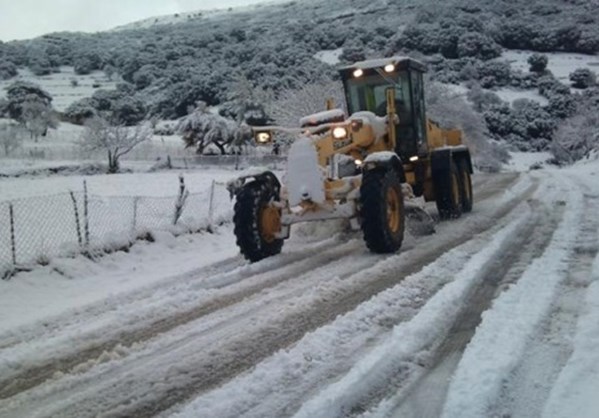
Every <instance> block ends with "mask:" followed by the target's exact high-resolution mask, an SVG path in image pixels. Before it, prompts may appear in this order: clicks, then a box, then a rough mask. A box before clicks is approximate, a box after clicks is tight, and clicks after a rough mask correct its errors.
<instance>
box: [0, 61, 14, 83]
mask: <svg viewBox="0 0 599 418" xmlns="http://www.w3.org/2000/svg"><path fill="white" fill-rule="evenodd" d="M17 74H18V72H17V66H16V65H14V64H13V63H12V62H10V61H0V80H8V79H10V78H13V77H14V76H16V75H17Z"/></svg>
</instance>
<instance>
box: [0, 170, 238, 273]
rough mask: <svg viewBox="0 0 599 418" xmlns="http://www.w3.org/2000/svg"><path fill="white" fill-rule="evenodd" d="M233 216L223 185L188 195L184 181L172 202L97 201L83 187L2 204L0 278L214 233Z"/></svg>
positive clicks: (147, 199)
mask: <svg viewBox="0 0 599 418" xmlns="http://www.w3.org/2000/svg"><path fill="white" fill-rule="evenodd" d="M231 216H232V202H231V200H230V196H229V193H228V191H227V190H226V188H225V185H224V184H222V183H217V182H212V185H211V186H210V187H208V188H207V189H206V190H204V191H202V192H200V193H189V192H188V191H187V190H186V188H185V185H184V182H183V178H181V182H180V188H179V194H178V195H176V196H170V197H146V196H120V197H119V196H96V195H93V194H89V193H88V192H87V187H86V186H85V184H84V187H83V191H82V192H70V193H63V194H58V195H53V196H42V197H34V198H28V199H20V200H13V201H4V202H0V219H1V220H2V221H1V222H0V277H2V278H5V279H6V278H9V277H10V276H11V275H12V274H13V273H14V272H16V271H23V270H28V269H30V268H31V267H32V266H34V265H36V264H47V263H49V262H50V260H51V259H52V258H53V257H58V256H74V255H76V254H86V255H88V256H96V255H99V254H102V253H105V252H111V251H115V250H119V249H124V248H128V247H129V246H130V245H131V244H132V243H133V242H134V241H135V240H137V239H139V238H145V237H148V236H149V234H150V233H151V232H153V231H168V232H171V233H173V234H175V235H178V234H182V233H186V232H194V231H202V230H211V228H213V227H214V225H216V224H220V223H223V222H226V221H227V220H229V219H231Z"/></svg>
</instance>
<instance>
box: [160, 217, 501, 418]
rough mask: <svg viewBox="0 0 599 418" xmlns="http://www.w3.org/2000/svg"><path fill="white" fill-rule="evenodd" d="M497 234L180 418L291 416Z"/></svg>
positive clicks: (455, 251) (458, 250) (449, 256)
mask: <svg viewBox="0 0 599 418" xmlns="http://www.w3.org/2000/svg"><path fill="white" fill-rule="evenodd" d="M500 223H503V220H502V221H500ZM492 232H493V231H485V232H484V233H483V234H482V235H478V236H476V237H474V238H473V239H472V240H470V241H468V242H467V243H464V244H462V245H460V246H459V247H455V248H452V249H451V250H449V251H448V252H446V253H444V254H443V255H442V256H441V257H439V258H438V259H436V260H435V261H434V262H433V263H431V264H429V265H427V266H426V267H424V268H423V269H422V270H420V271H419V272H418V273H416V274H414V275H410V276H408V277H407V278H406V279H405V280H403V281H401V282H399V284H397V285H395V286H394V287H392V288H390V289H387V290H385V291H383V292H381V293H379V294H377V295H376V296H374V297H373V298H372V299H370V300H368V301H367V302H365V303H363V304H361V305H359V306H358V307H357V308H356V309H354V310H352V311H350V312H348V313H347V314H345V315H343V316H342V317H339V318H337V319H335V320H334V321H333V322H331V323H329V324H328V325H325V326H323V327H320V328H318V329H317V330H315V331H314V332H312V333H310V334H307V335H306V336H304V337H303V338H302V339H301V340H300V341H299V342H298V343H297V344H294V346H293V347H292V348H289V349H287V350H282V351H279V352H277V353H276V354H275V355H273V356H271V357H269V358H268V359H265V360H264V361H263V362H261V363H260V364H259V365H257V366H256V368H255V369H253V370H252V371H251V372H250V373H248V374H245V375H242V376H239V377H237V378H235V379H233V380H232V381H229V382H228V383H226V384H225V385H224V386H222V387H220V388H218V389H216V390H214V391H211V392H208V393H206V394H204V395H202V396H200V397H199V398H198V399H196V400H194V401H193V402H192V403H191V404H189V405H187V406H185V408H184V409H183V410H182V411H180V415H177V417H196V416H218V417H221V418H234V417H238V416H244V417H248V418H250V417H251V418H264V417H284V416H289V415H291V414H292V413H293V412H294V411H296V410H297V409H299V408H300V407H301V404H302V402H303V401H304V398H305V396H306V395H307V394H309V393H314V392H315V391H317V390H318V388H319V387H320V386H322V385H323V383H325V382H327V381H331V380H334V379H335V377H336V376H339V375H343V374H344V373H346V372H347V371H348V369H349V368H351V366H352V365H353V364H354V362H355V359H356V358H360V357H361V356H362V355H363V354H364V352H366V351H368V348H369V347H370V346H372V344H375V345H376V344H377V343H378V342H379V341H380V340H381V338H382V337H383V336H384V335H385V334H387V333H388V331H389V328H390V327H392V326H393V325H395V324H397V323H401V322H406V321H409V320H410V319H411V318H412V317H413V316H414V315H416V314H417V312H418V310H419V309H420V308H421V307H422V306H423V305H424V304H425V303H427V301H428V300H429V299H430V298H431V297H432V296H433V295H434V294H435V293H436V292H437V291H438V290H439V289H440V288H441V287H443V286H444V285H446V284H447V283H448V282H450V281H451V280H452V277H453V276H454V275H455V274H457V273H459V272H460V270H461V269H462V268H463V266H464V264H466V262H467V261H468V260H469V258H470V257H472V255H473V254H475V253H476V252H478V251H480V249H481V247H482V248H484V247H485V246H486V245H487V244H488V242H489V241H490V240H491V239H492V238H493V236H492ZM408 258H409V257H408ZM388 262H389V263H393V265H397V266H398V267H399V266H402V265H403V264H404V262H405V261H404V262H400V261H397V260H396V261H394V258H389V259H388ZM225 400H226V401H225ZM174 410H175V411H177V410H178V408H177V407H175V408H174ZM170 412H173V411H170ZM166 415H167V414H165V416H166Z"/></svg>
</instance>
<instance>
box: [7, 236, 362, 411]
mask: <svg viewBox="0 0 599 418" xmlns="http://www.w3.org/2000/svg"><path fill="white" fill-rule="evenodd" d="M328 241H329V240H327V242H328ZM328 244H329V245H330V244H333V245H334V247H333V248H332V249H330V248H329V249H328V250H326V249H324V251H323V248H322V247H323V245H322V244H321V245H319V246H318V248H317V249H310V250H307V251H300V252H299V253H298V254H290V255H289V256H287V254H285V255H284V256H282V257H281V259H279V260H277V262H276V263H274V262H273V261H275V260H274V259H272V260H268V261H269V262H268V263H263V264H266V265H269V266H271V269H270V270H269V269H268V268H266V266H264V265H262V266H258V265H257V264H255V265H249V266H246V267H245V268H242V269H241V272H240V273H237V270H238V269H232V272H231V273H230V274H228V273H224V274H221V273H219V274H217V275H215V276H211V277H209V278H207V279H205V280H204V282H210V281H212V282H214V284H213V285H212V286H208V287H206V288H204V286H200V289H199V290H200V292H205V291H208V290H212V294H211V295H210V297H208V298H207V297H204V298H203V299H202V300H200V301H198V302H197V303H192V304H191V306H190V307H189V308H188V309H181V310H176V311H175V313H169V315H167V316H163V317H161V316H158V317H157V318H152V320H150V321H147V320H146V321H145V323H144V322H141V323H140V322H137V321H138V319H140V315H139V313H136V314H135V316H134V317H133V318H132V321H131V324H130V326H129V327H127V328H125V329H112V330H110V325H109V326H108V329H106V328H103V329H101V330H100V331H98V330H93V331H92V332H91V335H90V336H88V337H87V338H88V339H87V341H85V340H84V338H85V334H84V333H83V332H81V331H77V335H76V338H77V339H78V344H77V346H74V347H72V350H69V349H68V347H65V350H63V351H61V353H60V354H59V355H58V356H57V355H54V356H50V357H48V358H45V359H43V361H42V362H41V364H35V362H34V360H31V361H26V363H27V364H28V367H27V368H26V369H25V370H19V371H18V373H10V371H11V370H10V365H9V366H8V367H6V368H4V370H2V371H3V373H1V374H0V375H1V376H2V378H1V379H2V380H0V399H6V398H9V397H11V396H13V395H15V394H17V393H19V392H22V391H25V390H27V389H30V388H32V387H34V386H36V385H39V384H40V383H42V382H44V381H45V380H48V379H50V378H51V377H52V376H53V375H54V374H55V373H68V372H69V370H71V369H73V368H75V367H76V366H77V365H78V364H81V363H84V362H86V361H88V360H91V359H96V358H98V357H100V356H102V355H103V354H104V353H109V352H112V351H114V350H115V349H118V350H119V351H123V348H125V349H126V348H128V347H130V346H132V345H133V344H136V345H139V344H140V343H142V342H143V341H147V340H149V339H151V338H153V337H155V336H156V335H158V334H161V333H165V332H168V331H169V330H172V329H174V328H176V327H178V326H180V325H183V324H185V323H188V322H190V321H193V320H196V319H198V318H201V317H202V316H205V315H208V314H210V313H212V312H215V311H217V310H219V309H224V308H226V307H228V306H230V305H233V304H235V303H239V302H240V301H242V300H243V299H245V298H247V297H249V296H251V295H253V294H256V293H258V292H261V291H264V290H265V289H268V288H270V287H273V286H275V285H277V284H279V283H282V282H284V281H287V280H291V279H293V278H295V277H297V276H298V275H301V274H302V273H305V272H307V271H309V270H311V269H314V268H316V267H317V266H320V265H323V264H325V265H326V264H328V263H330V262H332V261H334V260H337V259H338V258H339V257H341V256H344V253H346V252H348V251H350V252H352V253H353V252H355V251H356V250H358V251H360V252H361V250H362V248H361V247H362V245H361V242H358V241H357V240H354V241H353V242H352V243H351V244H350V245H342V246H340V247H339V242H338V241H337V240H333V241H332V242H328ZM348 258H349V257H348ZM308 259H309V261H308ZM250 277H251V278H252V279H253V283H251V284H249V285H242V286H239V289H237V288H236V287H235V286H234V285H235V284H238V283H240V282H242V281H243V280H247V279H249V278H250ZM162 287H163V286H161V288H162ZM221 288H223V291H219V290H220V289H221ZM197 290H198V289H196V290H195V291H196V292H197ZM179 291H181V290H179ZM182 291H187V292H189V289H184V290H182ZM169 293H171V294H172V293H173V292H172V291H170V292H169ZM153 296H155V294H154V295H153ZM146 299H147V298H145V297H144V298H143V299H141V300H137V299H136V300H135V301H134V302H135V303H136V304H137V303H140V302H143V303H148V301H147V300H146ZM160 302H161V303H162V304H166V303H167V302H168V301H166V300H164V299H162V300H161V301H160ZM80 322H84V321H83V320H81V319H79V321H78V323H80ZM136 322H137V323H136ZM75 325H76V326H77V325H78V324H75ZM99 333H101V335H98V334H99ZM60 337H61V339H63V340H64V339H68V338H70V337H69V336H64V335H63V336H60ZM47 339H48V336H46V337H45V340H46V341H45V342H48V341H47ZM27 344H32V342H31V341H27ZM12 352H13V353H16V355H18V356H22V354H21V347H20V346H17V347H15V348H14V350H12ZM0 354H4V361H5V362H9V361H10V362H11V363H13V364H14V362H15V360H8V361H7V357H8V358H9V359H10V357H9V356H8V355H7V353H6V350H5V352H4V353H2V352H0ZM21 358H22V357H21ZM20 362H23V360H20ZM32 364H33V366H32Z"/></svg>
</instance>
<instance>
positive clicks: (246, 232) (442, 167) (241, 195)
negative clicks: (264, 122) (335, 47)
mask: <svg viewBox="0 0 599 418" xmlns="http://www.w3.org/2000/svg"><path fill="white" fill-rule="evenodd" d="M425 71H426V68H425V66H424V65H423V64H422V63H420V62H418V61H416V60H414V59H411V58H407V57H392V58H385V59H379V60H368V61H361V62H357V63H355V64H353V65H350V66H347V67H343V68H341V69H340V75H341V79H342V81H343V86H344V90H345V98H346V101H347V111H348V113H349V115H351V116H349V117H346V114H345V112H344V111H342V110H341V109H335V108H334V104H333V103H332V101H330V100H329V101H327V110H326V111H323V112H320V113H317V114H314V115H310V116H307V117H304V118H302V119H301V121H300V125H301V128H299V129H288V128H283V127H258V128H254V138H255V141H256V142H257V143H258V144H259V145H267V144H270V143H271V142H272V141H273V135H274V134H275V133H277V132H285V133H286V134H288V135H289V134H291V135H293V136H294V138H295V140H294V141H293V143H292V145H291V147H290V148H289V153H288V159H287V172H286V174H285V177H284V178H285V184H281V183H280V182H279V180H278V178H277V177H276V176H275V175H274V174H273V173H272V172H271V171H268V170H261V169H254V170H250V171H248V172H246V173H245V174H243V175H242V176H240V177H238V178H236V179H235V180H233V181H231V182H229V185H228V187H229V190H230V192H231V193H232V194H234V195H235V197H236V203H235V209H234V225H235V235H236V238H237V245H238V246H239V248H240V249H241V253H242V254H243V255H244V256H245V258H246V259H248V260H250V261H252V262H255V261H259V260H261V259H264V258H266V257H269V256H272V255H275V254H278V253H279V252H280V251H281V248H282V246H283V242H284V240H285V239H287V238H288V237H289V234H290V227H291V225H292V224H295V223H299V222H307V221H320V220H325V219H348V220H350V223H351V225H352V227H353V228H355V229H361V230H362V233H363V236H364V241H365V242H366V246H367V247H368V248H369V249H370V250H371V251H373V252H375V253H393V252H395V251H397V250H398V249H399V248H400V246H401V243H402V241H403V238H404V231H405V225H406V216H410V214H413V216H415V217H417V218H418V217H419V218H423V217H426V216H427V214H428V212H426V211H425V210H423V209H422V205H420V206H419V205H416V204H413V203H412V202H414V201H420V202H422V201H426V202H432V201H434V202H436V205H437V209H438V213H439V218H440V219H442V220H444V219H449V218H457V217H459V216H461V215H462V213H464V212H469V211H471V210H472V201H473V198H472V183H471V177H470V176H471V174H472V162H471V157H470V151H469V149H468V148H467V147H466V145H465V144H464V143H463V141H462V133H461V131H459V130H444V129H441V128H440V127H439V126H438V125H437V124H435V123H434V122H433V121H431V120H430V119H428V118H427V116H426V111H425V103H424V86H423V74H424V72H425Z"/></svg>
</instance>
